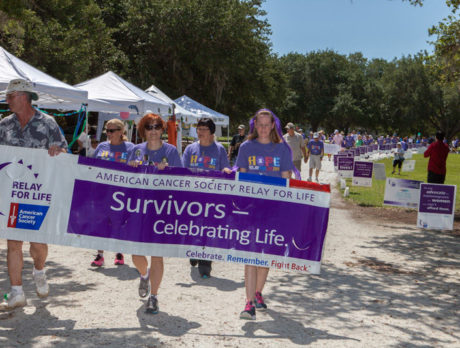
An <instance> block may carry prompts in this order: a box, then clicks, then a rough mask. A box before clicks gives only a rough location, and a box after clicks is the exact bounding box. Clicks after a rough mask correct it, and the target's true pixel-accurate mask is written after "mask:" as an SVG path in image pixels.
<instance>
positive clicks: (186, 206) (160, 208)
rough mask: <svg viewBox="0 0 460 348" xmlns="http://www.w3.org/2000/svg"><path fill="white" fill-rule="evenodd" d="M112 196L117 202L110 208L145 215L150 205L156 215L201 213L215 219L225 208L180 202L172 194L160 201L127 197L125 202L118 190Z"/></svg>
mask: <svg viewBox="0 0 460 348" xmlns="http://www.w3.org/2000/svg"><path fill="white" fill-rule="evenodd" d="M112 198H113V200H114V201H115V202H116V203H117V204H118V206H113V205H111V206H110V209H112V210H114V211H122V210H123V209H126V211H127V212H129V213H138V214H139V213H142V214H144V215H145V214H147V210H148V208H149V205H150V207H151V208H150V209H154V211H155V213H156V214H157V215H161V214H167V215H171V212H174V213H175V215H182V213H183V212H186V213H187V214H188V215H189V216H193V217H196V216H199V215H203V216H204V217H213V218H216V219H222V218H224V217H225V211H224V210H223V209H224V208H225V204H215V203H206V204H205V206H204V207H203V204H202V203H200V202H188V201H183V202H182V203H181V204H180V203H179V202H178V201H177V200H173V196H172V195H169V196H168V198H169V199H168V200H166V201H165V200H163V201H160V202H159V201H157V200H156V199H154V200H152V199H140V198H136V199H132V198H131V197H128V198H127V200H126V203H125V201H124V200H123V199H124V198H125V193H124V192H119V191H118V192H114V193H113V195H112ZM133 200H134V201H135V203H134V202H133ZM152 204H153V206H152ZM141 208H142V209H141Z"/></svg>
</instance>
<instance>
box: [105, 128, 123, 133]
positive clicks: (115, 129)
mask: <svg viewBox="0 0 460 348" xmlns="http://www.w3.org/2000/svg"><path fill="white" fill-rule="evenodd" d="M119 130H121V129H120V128H113V129H106V130H105V131H106V132H107V133H115V132H118V131H119Z"/></svg>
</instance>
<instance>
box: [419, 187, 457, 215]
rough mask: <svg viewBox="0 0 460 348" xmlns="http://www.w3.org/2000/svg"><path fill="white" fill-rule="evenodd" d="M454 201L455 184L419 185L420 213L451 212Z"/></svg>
mask: <svg viewBox="0 0 460 348" xmlns="http://www.w3.org/2000/svg"><path fill="white" fill-rule="evenodd" d="M454 203H455V186H451V185H433V184H421V185H420V203H419V212H420V213H435V214H452V212H453V209H454Z"/></svg>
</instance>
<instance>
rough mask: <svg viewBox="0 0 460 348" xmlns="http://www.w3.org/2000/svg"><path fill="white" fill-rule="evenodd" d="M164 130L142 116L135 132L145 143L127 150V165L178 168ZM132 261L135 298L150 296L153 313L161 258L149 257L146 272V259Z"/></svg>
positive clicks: (155, 119)
mask: <svg viewBox="0 0 460 348" xmlns="http://www.w3.org/2000/svg"><path fill="white" fill-rule="evenodd" d="M165 128H166V123H165V121H163V120H162V119H161V117H160V116H158V115H155V114H146V115H144V117H142V119H141V120H140V121H139V124H138V126H137V131H138V133H139V135H140V137H141V138H142V139H145V140H146V142H144V143H142V144H139V145H136V146H134V148H133V149H132V150H131V152H130V155H129V159H128V160H129V161H128V163H129V165H130V166H133V167H137V166H140V165H146V166H149V165H150V166H155V167H157V168H158V169H164V168H165V167H167V166H170V167H182V161H181V159H180V156H179V153H178V152H177V149H176V147H175V146H173V145H171V144H168V143H165V142H163V140H161V135H162V134H163V132H164V130H165ZM132 259H133V263H134V265H135V266H136V268H137V270H138V271H139V273H140V275H141V277H140V282H139V296H140V297H146V296H147V295H149V293H150V296H149V299H148V301H147V307H146V312H147V313H150V314H157V313H158V310H159V306H158V299H157V295H158V289H159V288H160V284H161V280H162V279H163V271H164V265H163V258H162V257H156V256H151V257H150V269H149V268H148V260H147V257H145V256H141V255H133V256H132ZM149 290H150V291H149Z"/></svg>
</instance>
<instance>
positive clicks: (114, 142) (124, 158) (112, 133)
mask: <svg viewBox="0 0 460 348" xmlns="http://www.w3.org/2000/svg"><path fill="white" fill-rule="evenodd" d="M105 132H106V134H107V141H104V142H102V143H100V144H99V145H98V146H97V148H96V151H95V152H94V155H93V157H94V158H99V159H103V160H106V161H112V162H119V163H128V154H129V152H130V151H131V149H132V148H133V146H134V144H133V143H131V142H129V141H127V140H128V138H127V137H126V135H125V132H126V130H125V124H124V123H123V121H122V120H119V119H118V118H113V119H111V120H109V121H107V123H106V125H105ZM114 264H115V265H118V266H121V265H124V264H125V259H124V257H123V254H122V253H117V255H116V256H115V261H114ZM103 265H104V250H98V251H97V255H96V257H95V259H94V260H93V261H92V262H91V266H93V267H101V266H103Z"/></svg>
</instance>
